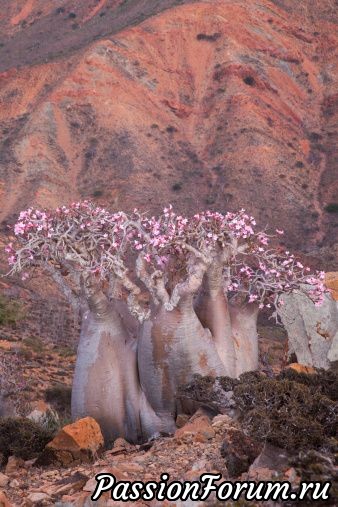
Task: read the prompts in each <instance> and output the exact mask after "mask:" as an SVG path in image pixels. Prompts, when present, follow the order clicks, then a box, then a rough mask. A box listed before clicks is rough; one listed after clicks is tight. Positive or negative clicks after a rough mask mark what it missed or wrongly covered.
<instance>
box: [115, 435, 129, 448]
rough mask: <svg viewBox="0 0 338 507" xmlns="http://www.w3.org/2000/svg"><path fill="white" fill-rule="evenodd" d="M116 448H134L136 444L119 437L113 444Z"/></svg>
mask: <svg viewBox="0 0 338 507" xmlns="http://www.w3.org/2000/svg"><path fill="white" fill-rule="evenodd" d="M113 447H114V449H121V448H122V449H132V448H133V447H134V446H133V445H132V444H130V443H129V442H127V440H125V439H124V438H121V437H119V438H117V439H116V440H115V442H114V445H113Z"/></svg>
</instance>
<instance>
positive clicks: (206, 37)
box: [196, 32, 221, 42]
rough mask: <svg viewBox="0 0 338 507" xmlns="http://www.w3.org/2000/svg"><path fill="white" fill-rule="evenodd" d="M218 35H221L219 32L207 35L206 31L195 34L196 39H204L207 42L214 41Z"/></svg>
mask: <svg viewBox="0 0 338 507" xmlns="http://www.w3.org/2000/svg"><path fill="white" fill-rule="evenodd" d="M220 37H221V34H220V33H219V32H217V33H213V34H211V35H208V34H206V33H199V34H197V36H196V39H197V40H206V41H208V42H215V41H217V39H219V38H220Z"/></svg>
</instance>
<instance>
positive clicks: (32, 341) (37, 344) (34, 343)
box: [23, 336, 44, 354]
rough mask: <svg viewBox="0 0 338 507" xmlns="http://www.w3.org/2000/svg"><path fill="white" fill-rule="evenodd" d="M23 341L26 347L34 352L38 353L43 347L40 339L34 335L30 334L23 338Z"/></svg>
mask: <svg viewBox="0 0 338 507" xmlns="http://www.w3.org/2000/svg"><path fill="white" fill-rule="evenodd" d="M23 343H24V345H25V346H26V347H27V348H29V349H31V350H32V351H33V352H35V353H36V354H39V353H40V352H41V351H42V350H43V348H44V344H43V342H42V340H41V339H40V338H38V337H36V336H30V337H29V338H25V339H24V340H23Z"/></svg>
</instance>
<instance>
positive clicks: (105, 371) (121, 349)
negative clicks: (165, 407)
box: [72, 293, 161, 443]
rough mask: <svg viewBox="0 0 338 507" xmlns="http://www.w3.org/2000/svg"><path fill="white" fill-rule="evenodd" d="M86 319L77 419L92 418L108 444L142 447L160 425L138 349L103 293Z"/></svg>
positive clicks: (91, 301)
mask: <svg viewBox="0 0 338 507" xmlns="http://www.w3.org/2000/svg"><path fill="white" fill-rule="evenodd" d="M88 305H89V311H87V312H86V313H85V314H84V317H83V323H82V329H81V336H80V342H79V346H78V354H77V361H76V366H75V374H74V381H73V389H72V417H73V418H74V419H77V418H80V417H84V416H91V417H93V418H94V419H96V420H97V422H98V423H99V424H100V426H101V429H102V432H103V435H104V437H105V441H106V443H109V442H111V441H113V440H114V439H115V438H117V437H124V438H126V439H127V440H129V441H130V442H140V441H144V440H145V439H147V438H149V437H150V436H152V435H153V434H154V433H156V432H157V431H159V430H160V429H161V428H160V421H159V420H158V418H157V417H156V416H155V414H154V412H153V410H152V409H151V407H150V406H149V404H148V403H147V401H146V399H145V397H144V394H143V393H142V391H141V388H140V384H139V377H138V370H137V359H136V347H135V344H133V341H132V340H130V338H129V336H128V333H127V332H126V329H125V327H124V325H123V322H122V320H121V318H120V315H119V314H118V312H117V311H116V310H115V308H114V306H113V304H112V303H110V302H109V301H108V300H107V298H106V297H105V296H104V295H103V294H102V293H96V294H94V295H91V296H90V297H89V300H88Z"/></svg>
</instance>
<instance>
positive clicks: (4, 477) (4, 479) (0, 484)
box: [0, 472, 9, 488]
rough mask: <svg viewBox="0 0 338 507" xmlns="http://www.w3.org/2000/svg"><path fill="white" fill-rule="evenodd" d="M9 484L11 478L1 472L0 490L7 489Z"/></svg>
mask: <svg viewBox="0 0 338 507" xmlns="http://www.w3.org/2000/svg"><path fill="white" fill-rule="evenodd" d="M8 483H9V477H7V475H5V474H3V473H1V472H0V488H5V487H6V486H7V484H8Z"/></svg>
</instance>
